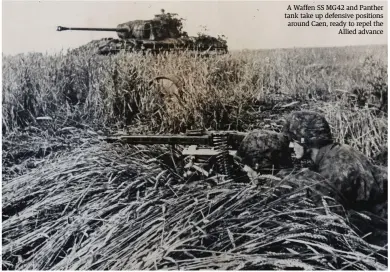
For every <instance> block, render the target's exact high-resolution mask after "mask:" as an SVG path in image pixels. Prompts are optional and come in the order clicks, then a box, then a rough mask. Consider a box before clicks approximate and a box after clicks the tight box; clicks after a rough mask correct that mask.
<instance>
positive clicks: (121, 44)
mask: <svg viewBox="0 0 390 272" xmlns="http://www.w3.org/2000/svg"><path fill="white" fill-rule="evenodd" d="M83 47H84V46H83ZM85 47H87V48H89V49H96V51H95V52H96V53H97V54H99V55H113V54H117V53H119V52H121V51H125V52H144V53H156V54H157V53H162V52H182V51H189V52H194V53H195V52H196V53H198V54H204V55H206V54H209V55H215V54H218V55H219V54H226V53H227V52H228V47H227V45H226V43H223V42H221V41H219V40H218V39H216V38H214V37H207V38H203V39H199V38H197V37H180V38H176V39H174V38H167V39H164V40H158V41H151V40H141V39H114V38H104V39H101V40H97V41H92V42H91V43H90V44H89V45H86V46H85Z"/></svg>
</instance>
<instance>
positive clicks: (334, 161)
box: [283, 111, 387, 217]
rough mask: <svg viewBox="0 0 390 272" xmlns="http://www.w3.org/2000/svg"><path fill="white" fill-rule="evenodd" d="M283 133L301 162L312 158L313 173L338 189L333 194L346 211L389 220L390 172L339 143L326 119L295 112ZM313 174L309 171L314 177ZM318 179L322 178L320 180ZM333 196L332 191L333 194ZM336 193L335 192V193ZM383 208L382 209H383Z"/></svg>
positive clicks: (309, 174)
mask: <svg viewBox="0 0 390 272" xmlns="http://www.w3.org/2000/svg"><path fill="white" fill-rule="evenodd" d="M283 131H284V132H285V133H286V134H287V135H288V136H289V138H290V148H293V149H294V153H295V156H296V158H297V159H305V158H309V159H310V160H311V161H312V162H313V167H312V168H311V170H312V171H314V172H316V173H318V174H319V175H320V176H321V177H323V178H324V181H327V182H329V183H330V185H331V186H332V187H333V188H334V189H336V192H335V193H334V194H333V195H331V196H332V197H334V198H335V199H336V200H337V201H339V202H340V204H343V206H344V207H345V208H352V209H354V210H358V211H363V210H364V211H369V212H372V213H374V214H377V215H381V216H386V217H387V209H385V211H384V210H383V208H384V206H386V207H387V204H386V205H384V203H387V169H386V168H381V167H378V166H374V165H372V164H371V162H370V161H369V159H368V158H367V157H365V156H364V155H363V154H362V153H360V152H358V151H356V150H354V149H353V148H351V147H350V146H348V145H342V144H339V143H336V142H334V141H333V139H332V133H331V130H330V127H329V124H328V122H327V121H326V119H325V118H324V117H323V116H322V115H320V114H318V113H315V112H311V111H298V112H293V113H292V114H291V115H290V116H289V117H288V118H287V122H286V124H285V126H284V128H283ZM311 173H312V172H311V171H307V174H308V177H311V176H313V175H311ZM317 179H318V178H317ZM329 193H331V190H330V191H329ZM331 194H332V193H331ZM379 209H382V210H379Z"/></svg>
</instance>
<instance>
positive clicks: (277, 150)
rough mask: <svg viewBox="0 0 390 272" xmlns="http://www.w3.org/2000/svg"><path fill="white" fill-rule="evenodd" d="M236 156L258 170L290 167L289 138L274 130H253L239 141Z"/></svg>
mask: <svg viewBox="0 0 390 272" xmlns="http://www.w3.org/2000/svg"><path fill="white" fill-rule="evenodd" d="M237 156H239V157H240V158H241V159H242V161H241V162H242V163H244V164H246V165H248V166H250V167H251V168H253V169H254V170H259V171H260V172H264V171H266V170H277V169H284V168H290V167H292V160H291V150H290V148H289V139H288V137H287V135H285V134H282V133H277V132H275V131H269V130H253V131H252V132H250V133H249V134H248V135H247V136H246V137H245V138H244V139H243V141H242V142H241V144H240V146H239V148H238V150H237Z"/></svg>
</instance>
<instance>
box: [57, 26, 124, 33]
mask: <svg viewBox="0 0 390 272" xmlns="http://www.w3.org/2000/svg"><path fill="white" fill-rule="evenodd" d="M64 30H84V31H115V32H128V29H126V28H96V27H64V26H57V31H64Z"/></svg>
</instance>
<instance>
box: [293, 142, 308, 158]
mask: <svg viewBox="0 0 390 272" xmlns="http://www.w3.org/2000/svg"><path fill="white" fill-rule="evenodd" d="M290 148H293V149H294V153H295V157H296V158H297V159H302V158H303V156H304V155H305V149H304V147H303V146H301V145H300V144H299V143H298V142H290Z"/></svg>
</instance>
